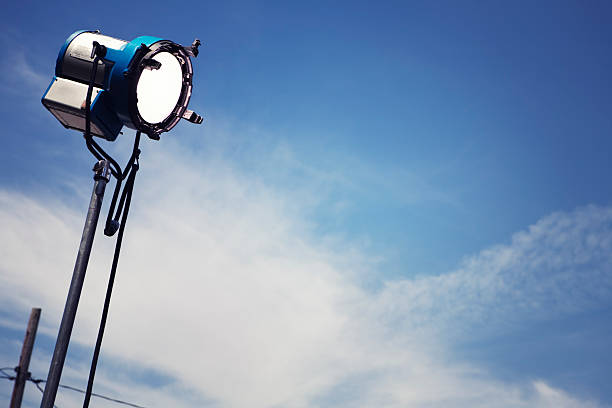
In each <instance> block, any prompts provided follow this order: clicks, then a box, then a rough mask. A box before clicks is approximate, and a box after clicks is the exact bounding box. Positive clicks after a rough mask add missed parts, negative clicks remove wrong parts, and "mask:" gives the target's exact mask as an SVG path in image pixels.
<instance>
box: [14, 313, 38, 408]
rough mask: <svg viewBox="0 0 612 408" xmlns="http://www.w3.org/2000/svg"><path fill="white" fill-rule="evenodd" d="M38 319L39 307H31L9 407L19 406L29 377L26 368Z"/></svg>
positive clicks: (15, 407) (28, 364) (17, 407)
mask: <svg viewBox="0 0 612 408" xmlns="http://www.w3.org/2000/svg"><path fill="white" fill-rule="evenodd" d="M39 319H40V309H38V308H32V312H30V320H29V321H28V328H27V329H26V334H25V338H24V339H23V346H22V347H21V356H20V357H19V365H18V366H17V368H16V370H17V378H15V386H14V387H13V395H12V396H11V405H10V407H11V408H19V407H21V400H23V391H24V390H25V383H26V380H27V379H28V378H30V373H29V372H28V368H29V367H30V357H32V349H33V348H34V340H35V339H36V330H37V329H38V320H39Z"/></svg>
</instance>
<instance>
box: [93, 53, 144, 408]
mask: <svg viewBox="0 0 612 408" xmlns="http://www.w3.org/2000/svg"><path fill="white" fill-rule="evenodd" d="M105 55H106V47H105V46H103V45H100V44H99V43H98V42H96V41H94V42H93V50H92V54H91V57H92V58H93V69H92V71H91V76H90V80H89V86H88V88H87V95H86V100H85V103H86V106H85V134H84V136H85V142H86V144H87V148H88V149H89V150H90V151H91V153H92V154H93V155H94V156H95V157H96V158H97V159H98V160H101V157H104V158H105V159H106V160H108V161H109V163H110V164H111V165H112V169H113V170H112V171H111V173H112V174H113V176H115V178H116V179H117V184H116V185H115V191H114V193H113V198H112V200H111V204H110V208H109V211H108V216H107V218H106V226H105V228H104V234H105V235H107V236H112V235H114V234H115V232H117V230H119V234H118V236H117V241H116V243H115V253H114V255H113V264H112V266H111V272H110V276H109V278H108V285H107V288H106V296H105V298H104V306H103V308H102V317H101V319H100V327H99V328H98V336H97V339H96V345H95V348H94V353H93V357H92V360H91V367H90V369H89V378H88V380H87V390H86V391H85V392H84V393H85V399H84V401H83V408H88V407H89V401H90V399H91V396H92V395H94V394H93V382H94V377H95V375H96V366H97V364H98V358H99V356H100V349H101V348H102V338H103V336H104V329H105V327H106V320H107V318H108V310H109V308H110V301H111V295H112V292H113V285H114V282H115V275H116V273H117V265H118V263H119V254H120V252H121V243H122V242H123V233H124V231H125V224H126V223H127V216H128V213H129V210H130V203H131V201H132V192H133V191H134V180H135V179H136V173H137V172H138V168H139V163H138V158H139V156H140V149H139V148H138V145H139V144H140V131H137V132H136V137H135V138H134V148H133V149H132V155H131V156H130V159H129V161H128V163H127V164H126V167H125V169H124V170H123V171H122V170H121V167H120V166H119V164H118V163H117V162H116V161H115V160H114V159H113V158H112V157H110V155H108V154H107V153H106V152H105V151H104V150H103V149H102V148H101V147H100V146H99V145H98V144H97V143H96V142H95V141H94V140H93V137H92V134H91V95H92V93H93V87H94V83H95V79H96V73H97V70H98V62H99V61H102V62H105V60H104V56H105ZM126 177H127V181H126V182H125V186H124V188H123V191H122V192H121V198H119V191H120V190H121V184H122V182H123V180H125V179H126ZM118 198H119V205H118V207H117V211H116V213H115V214H114V216H113V213H114V212H115V206H116V205H117V199H118ZM119 218H121V222H119Z"/></svg>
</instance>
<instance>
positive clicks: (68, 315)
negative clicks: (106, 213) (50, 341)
mask: <svg viewBox="0 0 612 408" xmlns="http://www.w3.org/2000/svg"><path fill="white" fill-rule="evenodd" d="M93 171H94V172H95V174H94V180H95V183H94V188H93V192H92V193H91V201H90V202H89V210H88V211H87V219H86V220H85V227H84V228H83V236H82V237H81V245H80V246H79V253H78V255H77V259H76V264H75V265H74V272H73V273H72V281H71V282H70V289H69V290H68V298H67V299H66V306H65V307H64V315H63V316H62V323H61V324H60V328H59V333H58V334H57V341H56V343H55V351H54V352H53V358H52V359H51V366H50V367H49V375H48V376H47V384H46V386H45V391H44V393H43V398H42V402H41V404H40V407H41V408H53V404H54V403H55V396H56V394H57V388H58V386H59V382H60V377H61V375H62V369H63V368H64V360H65V359H66V352H67V351H68V343H69V342H70V335H71V334H72V326H73V325H74V318H75V316H76V312H77V307H78V305H79V298H80V297H81V289H82V288H83V281H84V280H85V271H86V270H87V263H88V262H89V254H90V253H91V246H92V244H93V239H94V234H95V232H96V225H97V224H98V217H99V216H100V208H101V207H102V198H104V190H105V188H106V183H108V181H109V180H110V169H109V163H108V161H106V160H100V161H99V162H97V163H96V165H95V166H94V168H93Z"/></svg>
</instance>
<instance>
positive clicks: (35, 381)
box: [0, 367, 147, 408]
mask: <svg viewBox="0 0 612 408" xmlns="http://www.w3.org/2000/svg"><path fill="white" fill-rule="evenodd" d="M6 369H11V370H14V368H12V367H5V368H0V371H2V373H3V374H4V376H0V378H3V379H7V380H11V381H14V380H15V377H13V376H10V375H7V374H6V373H5V372H4V370H6ZM26 380H27V381H30V382H31V383H33V384H34V385H35V386H36V388H38V390H39V391H40V392H42V393H43V394H44V392H45V391H44V390H43V389H42V388H41V387H40V383H46V382H47V380H43V379H40V378H27V379H26ZM59 386H60V387H61V388H65V389H67V390H71V391H76V392H80V393H81V394H85V393H86V391H85V390H82V389H80V388H76V387H73V386H71V385H65V384H60V385H59ZM91 395H93V396H94V397H98V398H102V399H104V400H107V401H111V402H115V403H117V404H122V405H127V406H129V407H134V408H147V407H145V406H143V405H138V404H134V403H133V402H127V401H122V400H120V399H117V398H112V397H108V396H106V395H102V394H96V393H92V394H91ZM53 406H54V407H55V408H57V405H55V404H53Z"/></svg>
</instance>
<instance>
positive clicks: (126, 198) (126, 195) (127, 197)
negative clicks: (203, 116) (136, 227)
mask: <svg viewBox="0 0 612 408" xmlns="http://www.w3.org/2000/svg"><path fill="white" fill-rule="evenodd" d="M138 152H139V151H138ZM138 167H139V165H138V153H137V154H136V155H135V157H134V161H133V163H132V165H131V167H130V171H129V175H128V177H127V181H126V183H125V187H124V190H123V194H122V195H121V200H120V203H119V206H120V207H123V208H120V209H121V210H122V212H123V214H122V217H121V224H120V226H119V234H118V235H117V242H116V244H115V253H114V256H113V264H112V267H111V272H110V276H109V278H108V286H107V288H106V297H105V299H104V308H103V309H102V318H101V319H100V327H99V329H98V338H97V339H96V346H95V349H94V354H93V358H92V361H91V368H90V371H89V379H88V381H87V391H86V393H85V400H84V401H83V408H87V407H89V400H90V398H91V394H92V389H93V381H94V377H95V374H96V366H97V364H98V358H99V356H100V349H101V347H102V338H103V336H104V329H105V327H106V320H107V318H108V310H109V307H110V301H111V295H112V292H113V285H114V283H115V275H116V273H117V265H118V263H119V254H120V252H121V243H122V242H123V233H124V231H125V225H126V222H127V217H128V213H129V211H130V204H131V201H132V192H133V190H134V180H135V179H136V172H138ZM124 206H125V207H124ZM120 209H118V211H119V210H120Z"/></svg>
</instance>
